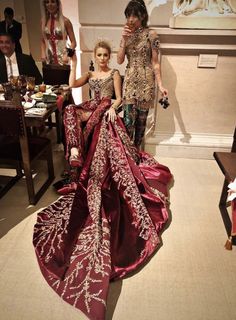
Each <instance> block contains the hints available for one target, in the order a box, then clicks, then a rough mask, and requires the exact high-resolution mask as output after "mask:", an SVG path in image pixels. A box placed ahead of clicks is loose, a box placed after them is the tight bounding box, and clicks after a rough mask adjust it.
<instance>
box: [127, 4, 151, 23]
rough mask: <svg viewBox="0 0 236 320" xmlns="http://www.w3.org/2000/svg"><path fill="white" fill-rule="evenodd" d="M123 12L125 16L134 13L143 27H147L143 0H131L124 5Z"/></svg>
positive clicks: (146, 14)
mask: <svg viewBox="0 0 236 320" xmlns="http://www.w3.org/2000/svg"><path fill="white" fill-rule="evenodd" d="M124 14H125V16H126V18H129V17H130V16H131V15H134V16H135V17H137V18H139V19H140V20H141V21H142V26H143V27H147V22H148V12H147V8H146V5H145V2H144V1H143V0H131V1H130V2H129V3H128V5H127V7H126V9H125V12H124Z"/></svg>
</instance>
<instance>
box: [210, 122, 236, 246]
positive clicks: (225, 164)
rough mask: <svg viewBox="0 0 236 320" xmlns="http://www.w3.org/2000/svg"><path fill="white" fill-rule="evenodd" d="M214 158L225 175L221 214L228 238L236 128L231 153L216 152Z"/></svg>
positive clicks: (235, 239)
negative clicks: (228, 201)
mask: <svg viewBox="0 0 236 320" xmlns="http://www.w3.org/2000/svg"><path fill="white" fill-rule="evenodd" d="M213 156H214V158H215V160H216V162H217V164H218V166H219V167H220V169H221V171H222V173H223V174H224V177H225V179H224V184H223V187H222V191H221V197H220V202H219V209H220V213H221V216H222V219H223V222H224V225H225V229H226V232H227V234H228V237H230V236H231V228H232V222H231V219H230V217H229V215H228V211H227V207H228V206H229V203H227V196H228V184H229V183H230V182H231V181H233V180H234V179H235V178H236V127H235V130H234V135H233V143H232V147H231V151H230V152H214V153H213ZM232 243H233V244H235V245H236V236H234V237H232Z"/></svg>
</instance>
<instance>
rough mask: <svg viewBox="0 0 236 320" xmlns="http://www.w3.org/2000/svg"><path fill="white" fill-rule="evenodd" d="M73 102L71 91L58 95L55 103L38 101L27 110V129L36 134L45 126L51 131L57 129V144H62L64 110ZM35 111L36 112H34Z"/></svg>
mask: <svg viewBox="0 0 236 320" xmlns="http://www.w3.org/2000/svg"><path fill="white" fill-rule="evenodd" d="M72 102H73V97H72V93H71V90H64V91H59V92H58V93H57V99H56V100H55V101H53V102H45V101H44V102H42V101H41V100H40V101H36V104H35V106H33V107H32V108H29V109H26V110H25V124H26V127H27V128H31V129H32V131H33V132H34V133H36V132H37V131H38V130H39V129H40V128H43V127H45V126H47V127H49V128H50V129H51V128H53V127H55V128H56V134H57V143H61V142H62V130H63V122H62V114H63V110H64V108H65V107H66V106H67V105H68V104H70V103H72ZM34 110H35V111H36V112H34ZM31 111H33V112H31ZM37 111H38V112H37ZM53 114H54V115H55V121H53V120H52V115H53Z"/></svg>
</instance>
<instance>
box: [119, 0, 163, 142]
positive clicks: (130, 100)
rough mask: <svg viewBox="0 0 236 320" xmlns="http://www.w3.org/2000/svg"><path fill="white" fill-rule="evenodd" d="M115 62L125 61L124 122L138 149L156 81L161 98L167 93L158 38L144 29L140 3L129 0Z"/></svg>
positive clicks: (144, 22)
mask: <svg viewBox="0 0 236 320" xmlns="http://www.w3.org/2000/svg"><path fill="white" fill-rule="evenodd" d="M124 13H125V17H126V19H127V23H126V25H125V26H124V28H123V31H122V37H121V41H120V48H119V51H118V54H117V62H118V63H119V64H122V63H123V62H124V60H125V56H126V57H127V59H128V65H127V67H126V72H125V78H124V84H123V108H124V121H125V126H126V129H127V131H128V134H129V136H130V138H131V139H132V140H133V141H134V144H135V146H136V147H138V148H139V147H140V145H141V143H142V139H143V136H144V132H145V127H146V120H147V115H148V110H149V108H151V107H153V104H154V98H155V81H156V82H157V85H158V88H159V91H160V93H161V95H162V96H163V97H164V96H167V95H168V92H167V90H166V89H165V88H164V87H163V85H162V80H161V70H160V63H159V57H158V54H159V45H160V42H159V37H158V35H157V33H156V32H155V31H154V30H150V29H149V28H148V27H147V21H148V13H147V9H146V6H145V3H144V1H143V0H131V1H130V2H129V3H128V5H127V7H126V9H125V12H124Z"/></svg>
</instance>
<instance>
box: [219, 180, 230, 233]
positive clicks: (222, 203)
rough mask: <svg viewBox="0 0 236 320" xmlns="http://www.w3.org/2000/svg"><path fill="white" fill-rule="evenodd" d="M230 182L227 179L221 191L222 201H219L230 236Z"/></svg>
mask: <svg viewBox="0 0 236 320" xmlns="http://www.w3.org/2000/svg"><path fill="white" fill-rule="evenodd" d="M228 184H229V182H228V181H227V180H226V179H225V181H224V185H223V188H222V192H221V197H220V202H219V209H220V213H221V216H222V219H223V222H224V225H225V229H226V232H227V235H228V237H229V236H230V235H231V229H232V223H231V220H230V217H229V213H228V210H227V195H228V192H227V190H228Z"/></svg>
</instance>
